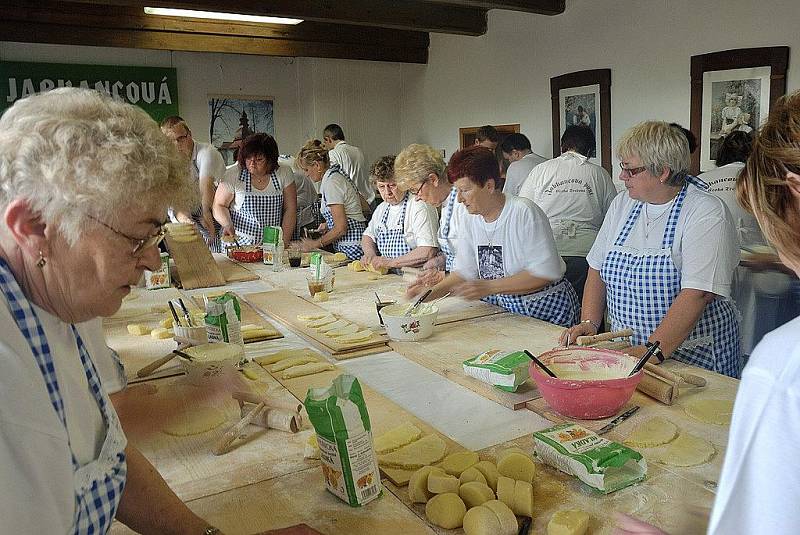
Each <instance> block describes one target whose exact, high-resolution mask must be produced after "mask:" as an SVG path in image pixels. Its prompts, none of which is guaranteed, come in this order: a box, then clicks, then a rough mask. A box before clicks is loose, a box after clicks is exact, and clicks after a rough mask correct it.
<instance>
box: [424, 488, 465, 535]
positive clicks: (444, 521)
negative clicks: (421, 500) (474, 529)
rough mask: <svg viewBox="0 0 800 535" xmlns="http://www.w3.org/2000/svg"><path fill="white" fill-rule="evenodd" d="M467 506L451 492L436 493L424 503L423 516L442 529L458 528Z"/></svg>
mask: <svg viewBox="0 0 800 535" xmlns="http://www.w3.org/2000/svg"><path fill="white" fill-rule="evenodd" d="M466 513H467V506H466V505H464V501H463V500H462V499H461V498H460V497H459V496H458V494H455V493H453V492H448V493H445V494H437V495H436V496H434V497H433V498H431V499H430V500H428V503H426V504H425V516H426V517H427V519H428V520H429V521H430V522H431V524H434V525H436V526H439V527H440V528H444V529H456V528H460V527H461V525H462V524H463V522H464V515H465V514H466Z"/></svg>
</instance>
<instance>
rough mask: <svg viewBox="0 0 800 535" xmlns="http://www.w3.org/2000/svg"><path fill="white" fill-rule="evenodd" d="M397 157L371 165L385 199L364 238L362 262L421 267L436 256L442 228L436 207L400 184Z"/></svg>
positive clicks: (395, 266) (388, 265)
mask: <svg viewBox="0 0 800 535" xmlns="http://www.w3.org/2000/svg"><path fill="white" fill-rule="evenodd" d="M394 159H395V157H394V156H384V157H383V158H381V159H379V160H378V161H377V162H375V163H374V164H372V167H370V170H369V174H370V182H371V183H372V185H373V187H377V188H378V192H379V193H380V194H381V198H382V199H383V202H382V203H381V204H379V205H378V207H377V208H376V209H375V212H373V214H372V219H370V221H369V225H367V230H365V231H364V236H363V237H362V238H361V248H362V249H364V256H362V257H361V262H362V263H363V264H365V265H367V264H371V265H372V267H374V268H381V267H387V268H390V269H391V268H401V267H406V266H411V267H419V266H421V265H422V264H424V263H425V262H427V261H428V260H430V259H431V258H433V257H434V256H435V255H436V252H437V246H438V242H437V240H436V232H437V231H438V230H439V228H438V221H437V215H438V214H437V213H436V209H435V208H434V207H433V206H431V205H429V204H427V203H424V202H420V201H417V200H416V198H415V197H414V196H413V195H411V194H410V193H408V191H405V190H403V189H402V188H400V187H399V186H398V185H397V182H396V180H395V177H394Z"/></svg>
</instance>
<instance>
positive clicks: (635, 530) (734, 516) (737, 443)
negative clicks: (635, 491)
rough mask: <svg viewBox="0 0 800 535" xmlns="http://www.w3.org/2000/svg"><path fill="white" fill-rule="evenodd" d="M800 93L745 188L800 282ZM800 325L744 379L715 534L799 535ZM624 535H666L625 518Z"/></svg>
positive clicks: (761, 354)
mask: <svg viewBox="0 0 800 535" xmlns="http://www.w3.org/2000/svg"><path fill="white" fill-rule="evenodd" d="M798 124H800V93H793V94H791V95H789V96H787V97H782V98H781V99H780V100H778V102H776V103H775V104H773V105H772V110H771V111H770V114H769V118H768V119H767V122H766V123H765V124H764V125H763V126H762V127H761V129H760V130H759V132H758V135H757V136H756V139H755V143H754V145H753V154H752V156H751V157H750V158H749V160H748V161H747V167H746V168H745V169H744V171H743V172H742V174H741V175H740V176H739V179H738V181H737V189H738V198H739V202H740V204H741V205H742V206H743V207H745V208H746V209H747V210H748V211H751V212H753V213H754V214H755V217H756V218H757V219H758V221H759V223H760V224H761V230H762V231H763V232H764V236H765V237H766V238H767V240H769V242H770V243H772V244H773V245H775V248H776V249H777V250H778V255H779V256H780V257H781V260H782V261H783V262H784V263H785V264H786V265H787V266H791V268H792V270H794V272H795V274H796V275H797V276H800V172H799V171H800V128H798ZM798 389H800V318H796V319H794V320H792V321H790V322H789V323H787V324H785V325H783V326H782V327H779V328H778V329H776V330H775V331H773V332H771V333H769V334H767V335H766V336H765V337H764V338H763V339H762V340H761V342H760V343H759V344H758V346H756V348H755V350H754V351H753V354H752V355H751V357H750V360H749V361H748V362H747V366H746V367H745V368H744V371H743V372H742V382H741V384H740V385H739V389H738V391H737V393H736V403H735V404H734V407H733V417H732V420H731V428H730V433H729V435H728V446H727V448H726V452H725V461H724V463H723V465H722V475H721V476H720V479H719V487H718V489H717V494H716V498H715V500H714V507H713V509H712V511H711V520H710V522H709V525H708V534H709V535H729V534H731V533H769V534H770V535H793V534H795V533H797V526H798V524H800V512H798V508H797V504H798V502H800V470H799V469H797V468H796V467H794V466H793V465H792V464H791V463H787V459H786V456H785V455H780V454H777V455H776V450H775V446H776V442H775V440H776V437H780V442H781V443H785V444H797V442H798V441H800V411H798V403H797V392H798ZM618 524H619V527H618V529H617V531H616V533H617V535H625V534H628V535H633V534H641V535H645V534H649V535H663V534H664V532H663V531H661V530H660V529H658V528H655V527H653V526H650V525H648V524H645V523H644V522H640V521H638V520H635V519H633V518H630V517H627V516H624V515H620V517H619V518H618Z"/></svg>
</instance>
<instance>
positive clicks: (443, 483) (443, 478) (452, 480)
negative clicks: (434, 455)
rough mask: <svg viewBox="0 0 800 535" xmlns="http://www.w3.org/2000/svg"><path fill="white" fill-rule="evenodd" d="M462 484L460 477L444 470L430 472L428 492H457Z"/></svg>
mask: <svg viewBox="0 0 800 535" xmlns="http://www.w3.org/2000/svg"><path fill="white" fill-rule="evenodd" d="M460 485H461V484H460V483H459V482H458V478H456V477H455V476H451V475H450V474H446V473H444V472H442V471H438V472H431V473H429V474H428V492H432V493H433V494H444V493H446V492H453V493H456V494H457V493H458V487H459V486H460Z"/></svg>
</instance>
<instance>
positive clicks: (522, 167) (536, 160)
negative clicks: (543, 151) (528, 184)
mask: <svg viewBox="0 0 800 535" xmlns="http://www.w3.org/2000/svg"><path fill="white" fill-rule="evenodd" d="M545 161H547V158H545V157H544V156H539V155H538V154H536V153H535V152H531V153H529V154H526V155H525V156H523V157H522V159H520V160H517V161H516V162H511V165H509V166H508V170H507V171H506V183H505V184H503V193H510V194H511V195H519V190H520V188H521V187H522V184H524V183H525V180H527V178H528V175H529V174H531V171H532V170H533V168H534V167H536V166H537V165H539V164H540V163H542V162H545Z"/></svg>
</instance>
